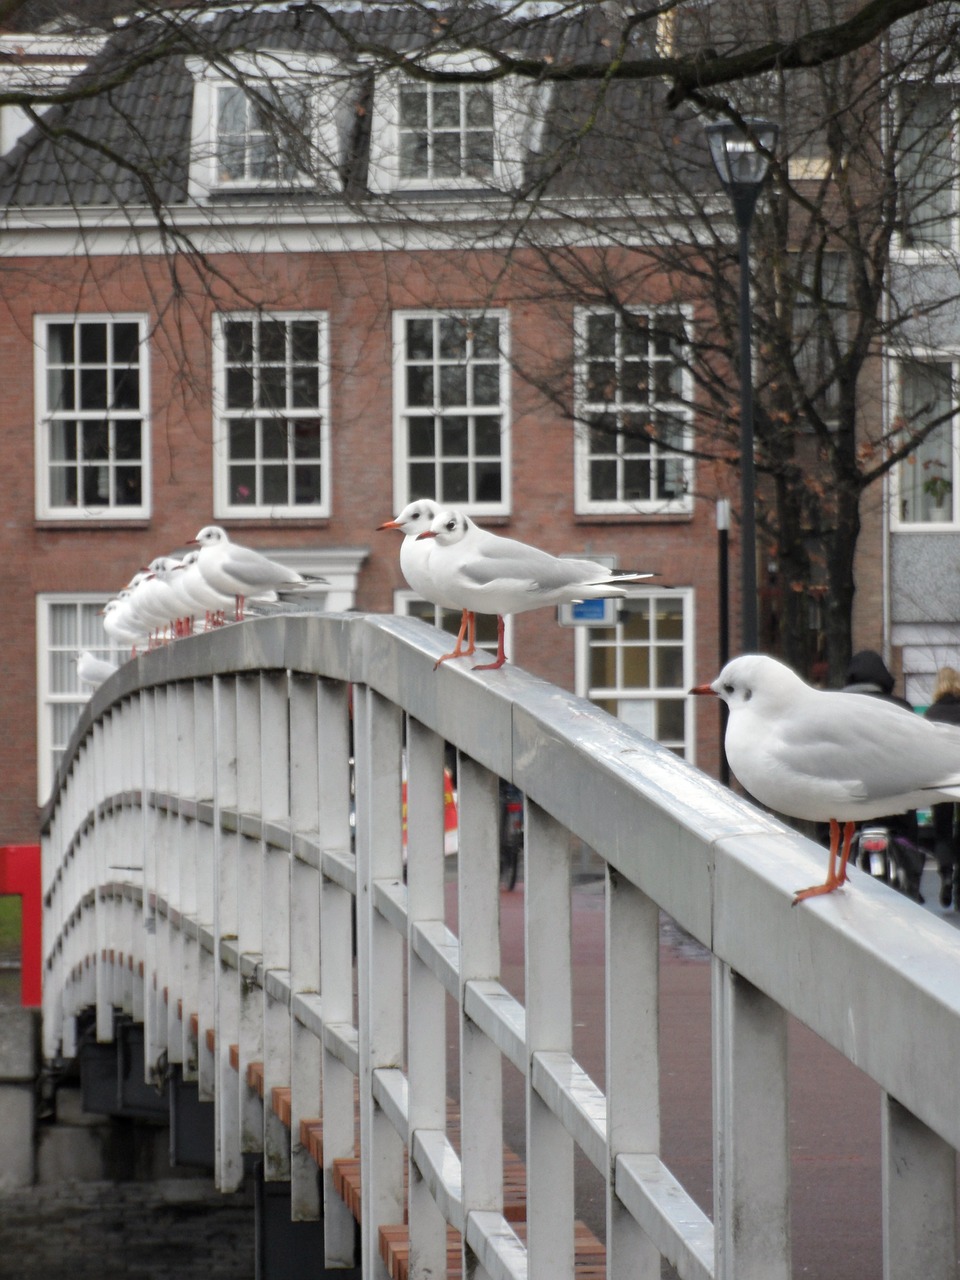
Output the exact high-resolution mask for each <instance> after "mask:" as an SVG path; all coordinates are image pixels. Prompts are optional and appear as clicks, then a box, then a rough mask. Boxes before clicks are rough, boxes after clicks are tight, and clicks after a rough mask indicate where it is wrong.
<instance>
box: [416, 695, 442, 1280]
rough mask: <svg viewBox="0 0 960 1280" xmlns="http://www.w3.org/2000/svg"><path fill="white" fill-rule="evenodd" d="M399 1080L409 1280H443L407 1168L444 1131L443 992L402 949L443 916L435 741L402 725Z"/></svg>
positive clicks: (428, 1205)
mask: <svg viewBox="0 0 960 1280" xmlns="http://www.w3.org/2000/svg"><path fill="white" fill-rule="evenodd" d="M407 760H408V764H407V919H408V938H407V942H408V956H407V974H408V976H407V983H408V988H409V999H408V1013H407V1018H408V1031H407V1074H408V1077H409V1081H410V1087H409V1110H408V1120H409V1129H410V1144H409V1145H410V1157H409V1166H410V1167H409V1177H408V1188H409V1190H408V1193H407V1199H408V1204H409V1216H410V1244H411V1254H412V1255H413V1256H414V1257H415V1258H416V1267H417V1268H418V1270H417V1271H416V1272H415V1280H420V1277H426V1276H430V1277H434V1278H435V1280H443V1277H444V1276H445V1275H446V1271H447V1227H446V1223H445V1222H444V1220H443V1217H442V1216H441V1215H440V1213H439V1212H438V1210H437V1206H436V1203H435V1202H434V1199H433V1196H432V1195H431V1193H430V1191H429V1189H428V1188H427V1187H426V1185H425V1183H424V1181H423V1179H422V1178H421V1177H420V1175H419V1173H418V1171H417V1169H416V1166H415V1165H414V1163H413V1158H412V1150H413V1135H414V1133H415V1132H416V1131H417V1130H418V1129H425V1130H442V1131H445V1130H446V1125H447V1104H446V1085H447V1072H446V1054H447V1041H446V992H445V991H444V989H443V987H442V986H441V984H440V983H439V982H438V981H437V979H436V978H435V977H434V975H433V974H432V973H431V971H430V969H429V967H428V966H427V965H426V964H424V962H423V961H422V960H421V959H420V957H419V956H418V955H417V954H416V952H415V951H414V950H413V948H412V947H411V946H410V940H411V937H412V932H413V929H414V928H415V927H416V925H417V924H419V923H421V922H423V921H441V922H442V921H443V918H444V893H443V880H444V851H443V811H444V807H443V740H442V739H441V738H439V737H438V736H437V735H436V734H435V733H432V732H431V731H430V730H428V729H426V728H424V726H423V725H422V724H420V722H419V721H417V720H414V719H413V718H412V717H409V718H408V719H407Z"/></svg>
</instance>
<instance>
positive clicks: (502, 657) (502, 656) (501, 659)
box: [473, 613, 507, 671]
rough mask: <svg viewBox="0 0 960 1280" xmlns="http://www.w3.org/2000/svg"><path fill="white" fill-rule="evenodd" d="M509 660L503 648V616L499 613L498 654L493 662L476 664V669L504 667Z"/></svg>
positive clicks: (489, 669) (491, 669) (487, 669)
mask: <svg viewBox="0 0 960 1280" xmlns="http://www.w3.org/2000/svg"><path fill="white" fill-rule="evenodd" d="M506 660H507V655H506V653H505V652H504V648H503V617H502V615H501V614H499V613H498V614H497V656H496V659H495V661H493V662H481V663H480V665H479V666H475V667H474V668H473V669H474V671H496V670H497V669H498V667H502V666H503V664H504V663H505V662H506Z"/></svg>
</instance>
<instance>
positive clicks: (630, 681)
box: [623, 645, 650, 689]
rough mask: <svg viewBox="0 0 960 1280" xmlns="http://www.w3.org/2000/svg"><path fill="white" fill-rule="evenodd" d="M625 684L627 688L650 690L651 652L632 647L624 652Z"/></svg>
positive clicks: (644, 646)
mask: <svg viewBox="0 0 960 1280" xmlns="http://www.w3.org/2000/svg"><path fill="white" fill-rule="evenodd" d="M623 684H624V686H625V687H626V688H628V689H629V688H640V689H649V688H650V650H649V649H648V648H647V647H646V645H643V646H639V645H637V646H630V647H627V648H625V649H624V650H623Z"/></svg>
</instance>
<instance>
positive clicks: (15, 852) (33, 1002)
mask: <svg viewBox="0 0 960 1280" xmlns="http://www.w3.org/2000/svg"><path fill="white" fill-rule="evenodd" d="M5 893H15V894H19V896H20V923H21V932H20V1003H21V1004H22V1005H23V1006H24V1007H25V1008H31V1007H32V1008H35V1007H37V1006H39V1004H40V1002H41V976H42V971H43V942H42V938H43V895H42V892H41V881H40V846H39V845H38V844H3V845H0V894H5Z"/></svg>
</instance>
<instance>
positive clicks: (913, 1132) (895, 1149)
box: [881, 1093, 957, 1280]
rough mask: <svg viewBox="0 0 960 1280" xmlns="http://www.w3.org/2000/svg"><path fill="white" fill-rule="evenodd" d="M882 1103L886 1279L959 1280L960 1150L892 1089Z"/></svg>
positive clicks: (884, 1269) (884, 1263) (884, 1096)
mask: <svg viewBox="0 0 960 1280" xmlns="http://www.w3.org/2000/svg"><path fill="white" fill-rule="evenodd" d="M881 1108H882V1110H881V1118H882V1129H881V1135H882V1139H881V1146H882V1153H881V1159H882V1185H883V1280H915V1277H919V1276H923V1280H955V1277H956V1275H957V1153H956V1151H954V1149H953V1147H951V1146H950V1144H949V1143H947V1142H944V1140H943V1139H942V1138H941V1137H940V1136H939V1135H938V1134H936V1133H934V1132H933V1131H932V1130H931V1129H928V1128H927V1126H926V1125H925V1124H924V1123H923V1122H922V1121H920V1120H918V1119H917V1117H916V1116H915V1115H912V1114H911V1112H909V1111H907V1109H906V1108H905V1107H902V1106H901V1105H900V1103H899V1102H897V1100H896V1099H895V1098H892V1097H891V1096H890V1095H889V1094H888V1093H884V1094H883V1095H882V1099H881Z"/></svg>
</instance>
